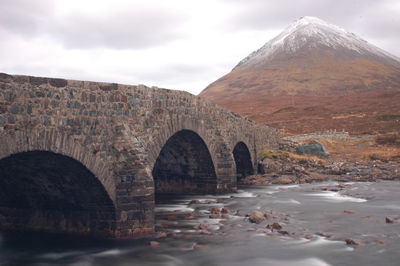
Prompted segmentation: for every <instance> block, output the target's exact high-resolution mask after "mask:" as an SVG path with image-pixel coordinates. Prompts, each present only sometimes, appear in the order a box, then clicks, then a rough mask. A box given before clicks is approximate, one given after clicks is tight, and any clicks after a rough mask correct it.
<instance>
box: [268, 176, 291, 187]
mask: <svg viewBox="0 0 400 266" xmlns="http://www.w3.org/2000/svg"><path fill="white" fill-rule="evenodd" d="M296 179H297V178H296V176H292V175H282V176H280V177H278V178H275V179H274V180H272V184H275V185H288V184H293V183H295V182H296Z"/></svg>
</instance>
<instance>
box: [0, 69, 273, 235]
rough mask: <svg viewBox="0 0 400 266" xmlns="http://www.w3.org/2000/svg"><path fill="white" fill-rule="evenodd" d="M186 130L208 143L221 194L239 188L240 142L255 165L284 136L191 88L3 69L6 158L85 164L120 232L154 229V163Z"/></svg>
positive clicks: (1, 143) (1, 128) (1, 120)
mask: <svg viewBox="0 0 400 266" xmlns="http://www.w3.org/2000/svg"><path fill="white" fill-rule="evenodd" d="M180 130H191V131H193V132H195V133H197V134H198V135H199V136H200V137H201V138H202V140H203V141H204V142H205V144H206V146H207V147H208V150H209V152H210V155H211V158H212V161H213V164H214V167H215V172H216V177H217V180H216V186H217V187H216V193H222V192H228V191H233V190H235V188H236V166H235V161H234V158H233V155H232V151H233V149H234V147H235V145H236V144H237V143H238V142H243V143H245V144H246V146H247V147H248V149H249V151H250V154H251V158H252V164H253V166H254V169H257V167H256V163H257V157H258V156H259V155H260V153H261V152H262V149H263V148H264V147H266V146H269V147H277V145H278V142H279V133H278V132H277V130H275V129H271V128H268V127H266V126H263V125H257V124H255V123H254V122H252V121H250V120H248V119H245V118H243V117H240V116H239V115H237V114H234V113H232V112H230V111H228V110H226V109H224V108H222V107H219V106H217V105H215V104H212V103H210V102H207V101H205V100H202V99H200V98H199V97H196V96H193V95H191V94H189V93H187V92H182V91H172V90H166V89H159V88H149V87H146V86H143V85H139V86H128V85H120V84H110V83H98V82H86V81H72V80H63V79H51V78H39V77H30V76H11V75H7V74H0V159H3V158H6V157H7V156H10V155H13V154H17V153H21V152H26V151H50V152H54V153H57V154H62V155H65V156H68V157H70V158H73V159H75V160H76V161H79V162H80V163H82V164H83V165H84V166H85V167H86V168H87V169H88V170H90V171H91V172H92V173H93V174H94V175H95V176H96V177H97V178H98V179H99V181H100V182H101V184H102V185H103V186H104V188H105V191H106V192H107V194H108V196H109V197H110V199H111V200H112V202H113V204H114V206H115V212H116V215H115V217H116V218H115V219H116V221H115V224H116V226H115V230H114V231H113V232H110V235H111V236H114V237H130V236H136V235H140V234H146V233H149V232H152V230H153V224H154V213H153V209H154V181H153V178H152V169H153V167H154V164H155V162H156V160H157V157H158V155H159V154H160V151H161V149H162V148H163V146H164V145H165V143H166V142H167V141H168V139H169V138H170V137H171V136H173V135H174V134H175V133H177V132H179V131H180ZM0 178H1V176H0ZM1 215H2V214H0V219H1ZM3 216H4V214H3Z"/></svg>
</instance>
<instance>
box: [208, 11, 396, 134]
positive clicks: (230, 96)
mask: <svg viewBox="0 0 400 266" xmlns="http://www.w3.org/2000/svg"><path fill="white" fill-rule="evenodd" d="M200 97H203V98H206V99H208V100H210V101H213V102H215V103H217V104H220V105H222V106H224V107H227V108H228V109H231V110H233V111H235V112H237V113H239V114H241V115H244V116H246V117H248V118H250V119H253V120H255V121H258V122H262V123H265V124H268V125H271V126H274V127H277V128H286V129H287V130H288V131H290V132H293V133H306V132H313V131H320V130H326V129H338V130H342V129H345V130H348V131H350V132H351V133H356V134H358V133H374V132H382V131H395V130H400V59H399V58H397V57H395V56H393V55H391V54H389V53H387V52H385V51H383V50H381V49H379V48H378V47H375V46H373V45H371V44H369V43H368V42H366V41H364V40H363V39H361V38H359V37H357V36H356V35H355V34H353V33H350V32H347V31H346V30H344V29H342V28H339V27H337V26H335V25H332V24H328V23H326V22H324V21H323V20H321V19H318V18H315V17H303V18H301V19H299V20H297V21H295V22H294V23H293V24H291V25H289V26H288V27H287V28H286V29H285V30H284V31H283V32H282V33H281V34H279V35H278V36H277V37H275V38H274V39H272V40H271V41H269V42H268V43H266V44H265V45H264V46H263V47H261V48H260V49H259V50H257V51H255V52H253V53H251V54H250V55H249V56H247V57H246V58H245V59H243V60H242V61H240V62H239V64H238V65H237V66H236V67H235V68H233V70H232V71H231V72H230V73H229V74H227V75H225V76H223V77H222V78H220V79H218V80H217V81H215V82H213V83H212V84H210V85H209V86H208V87H207V88H206V89H205V90H203V91H202V92H201V93H200Z"/></svg>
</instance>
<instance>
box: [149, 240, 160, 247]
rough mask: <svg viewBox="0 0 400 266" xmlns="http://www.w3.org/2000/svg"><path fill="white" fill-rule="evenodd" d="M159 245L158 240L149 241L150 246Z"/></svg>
mask: <svg viewBox="0 0 400 266" xmlns="http://www.w3.org/2000/svg"><path fill="white" fill-rule="evenodd" d="M160 245H161V243H160V242H158V241H150V246H151V247H153V248H154V247H158V246H160Z"/></svg>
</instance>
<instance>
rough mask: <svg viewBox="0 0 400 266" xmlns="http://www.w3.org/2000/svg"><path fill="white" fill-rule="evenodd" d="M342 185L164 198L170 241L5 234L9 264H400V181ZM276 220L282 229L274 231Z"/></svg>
mask: <svg viewBox="0 0 400 266" xmlns="http://www.w3.org/2000/svg"><path fill="white" fill-rule="evenodd" d="M338 185H339V184H338V183H319V184H302V185H288V186H264V187H241V188H240V190H239V192H238V193H234V194H229V195H220V196H212V195H207V196H184V197H175V198H171V197H169V198H166V197H165V198H162V199H158V202H159V203H158V204H157V207H156V212H157V215H156V216H157V218H156V224H157V225H156V230H158V231H162V232H165V233H159V236H162V237H160V238H145V239H136V240H99V239H90V238H82V237H66V236H58V235H47V234H38V233H29V234H28V233H15V232H13V233H12V232H2V233H1V234H0V265H76V266H78V265H79V266H86V265H88V266H89V265H96V266H97V265H116V266H118V265H121V266H122V265H185V266H186V265H207V266H212V265H238V266H239V265H240V266H243V265H307V266H313V265H321V266H322V265H400V219H399V218H400V182H392V181H378V182H371V183H369V182H362V183H343V184H340V185H339V186H338ZM222 207H227V208H228V209H230V210H231V211H232V213H230V214H224V215H223V216H222V217H221V218H217V219H215V218H214V219H213V218H209V216H210V210H211V208H217V209H221V208H222ZM253 210H259V211H261V212H263V213H268V214H269V215H268V217H269V219H268V220H265V221H263V222H261V223H259V224H255V223H251V222H250V221H249V219H248V218H247V217H246V214H247V213H251V212H252V211H253ZM217 216H218V217H219V214H218V215H217ZM386 217H389V218H393V219H394V223H387V222H386V220H385V218H386ZM396 218H397V220H396ZM273 222H278V223H279V224H280V226H282V229H281V230H272V231H271V230H270V229H267V228H266V226H267V225H268V224H272V223H273ZM199 227H200V228H199ZM278 231H280V232H278ZM166 235H167V236H166ZM165 236H166V237H165ZM346 239H352V240H354V241H355V242H357V243H358V245H354V244H350V245H349V244H346ZM150 241H156V242H152V243H153V246H151V245H150Z"/></svg>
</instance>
